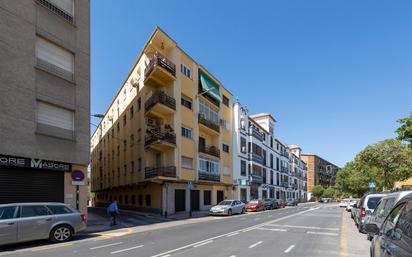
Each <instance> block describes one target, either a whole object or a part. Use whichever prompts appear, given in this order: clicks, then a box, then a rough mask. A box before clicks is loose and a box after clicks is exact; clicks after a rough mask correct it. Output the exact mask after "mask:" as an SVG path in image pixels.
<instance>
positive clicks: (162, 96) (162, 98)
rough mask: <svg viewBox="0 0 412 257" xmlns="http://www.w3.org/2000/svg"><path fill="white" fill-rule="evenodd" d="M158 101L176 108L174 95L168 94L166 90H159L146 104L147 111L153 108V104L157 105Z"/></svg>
mask: <svg viewBox="0 0 412 257" xmlns="http://www.w3.org/2000/svg"><path fill="white" fill-rule="evenodd" d="M158 103H160V104H163V105H165V106H167V107H169V108H170V109H173V110H176V100H175V99H174V98H173V97H171V96H168V95H167V94H166V93H165V92H159V93H156V94H154V95H153V96H151V97H150V98H149V99H148V100H147V101H146V103H145V105H144V108H145V111H146V112H147V111H149V110H150V109H151V108H153V106H155V105H156V104H158Z"/></svg>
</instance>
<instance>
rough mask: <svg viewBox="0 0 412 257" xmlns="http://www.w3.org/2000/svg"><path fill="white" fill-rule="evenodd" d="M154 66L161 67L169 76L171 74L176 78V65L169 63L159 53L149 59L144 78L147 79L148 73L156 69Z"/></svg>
mask: <svg viewBox="0 0 412 257" xmlns="http://www.w3.org/2000/svg"><path fill="white" fill-rule="evenodd" d="M156 66H159V67H162V68H163V69H165V70H166V71H168V72H169V73H170V74H172V75H173V76H174V77H176V65H175V64H174V63H173V62H171V61H170V60H169V59H167V58H166V57H164V56H162V55H161V54H159V53H156V54H155V55H154V56H153V58H152V59H150V62H149V64H148V65H147V67H146V70H145V73H144V75H145V77H146V78H147V77H149V75H150V73H151V72H152V71H153V70H154V69H155V68H156Z"/></svg>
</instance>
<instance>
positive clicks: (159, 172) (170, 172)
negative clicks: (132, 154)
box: [144, 166, 176, 179]
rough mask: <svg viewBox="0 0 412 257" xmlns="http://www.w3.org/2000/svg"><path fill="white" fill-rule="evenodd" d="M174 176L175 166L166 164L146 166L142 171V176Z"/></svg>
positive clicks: (148, 177)
mask: <svg viewBox="0 0 412 257" xmlns="http://www.w3.org/2000/svg"><path fill="white" fill-rule="evenodd" d="M156 177H164V178H174V179H176V166H166V167H156V168H154V167H146V168H145V171H144V178H145V179H150V178H156Z"/></svg>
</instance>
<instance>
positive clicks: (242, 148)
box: [240, 137, 246, 153]
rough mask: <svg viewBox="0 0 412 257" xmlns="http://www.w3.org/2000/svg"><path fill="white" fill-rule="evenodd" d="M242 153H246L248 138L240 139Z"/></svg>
mask: <svg viewBox="0 0 412 257" xmlns="http://www.w3.org/2000/svg"><path fill="white" fill-rule="evenodd" d="M240 152H242V153H246V138H244V137H240Z"/></svg>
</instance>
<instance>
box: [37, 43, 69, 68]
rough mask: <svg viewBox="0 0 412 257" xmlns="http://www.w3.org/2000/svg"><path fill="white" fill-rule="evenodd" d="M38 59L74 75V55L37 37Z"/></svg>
mask: <svg viewBox="0 0 412 257" xmlns="http://www.w3.org/2000/svg"><path fill="white" fill-rule="evenodd" d="M36 57H37V58H39V59H41V60H43V61H46V62H48V63H50V64H52V65H54V66H57V67H59V68H61V69H63V70H65V71H68V72H70V73H74V55H73V54H72V53H71V52H69V51H67V50H65V49H63V48H61V47H59V46H57V45H55V44H53V43H50V42H49V41H47V40H45V39H43V38H40V37H37V40H36Z"/></svg>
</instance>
